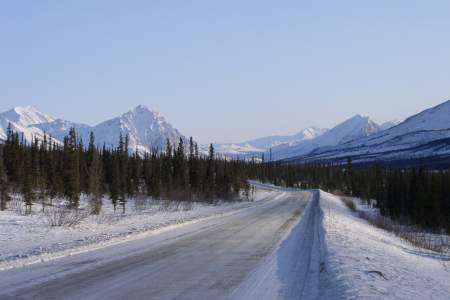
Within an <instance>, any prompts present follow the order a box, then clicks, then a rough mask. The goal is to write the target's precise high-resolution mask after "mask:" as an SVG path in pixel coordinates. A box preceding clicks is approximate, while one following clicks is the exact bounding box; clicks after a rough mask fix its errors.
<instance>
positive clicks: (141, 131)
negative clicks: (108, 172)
mask: <svg viewBox="0 0 450 300" xmlns="http://www.w3.org/2000/svg"><path fill="white" fill-rule="evenodd" d="M93 132H94V134H95V136H96V141H97V144H99V145H103V144H105V145H107V146H115V145H117V144H118V141H119V136H120V133H122V135H123V136H125V135H127V134H128V136H129V150H130V151H135V150H138V151H140V152H146V151H151V150H152V149H158V150H162V149H165V147H166V144H167V140H169V141H170V143H171V144H178V142H179V140H180V138H183V139H185V137H184V136H183V135H182V134H181V133H180V132H179V131H178V130H177V129H175V128H173V126H172V125H171V124H169V123H168V122H167V121H166V120H165V118H164V117H163V116H162V115H161V114H159V113H158V112H155V111H152V110H150V109H149V108H148V107H146V106H143V105H139V106H137V107H136V108H134V109H133V110H130V111H129V112H127V113H124V114H123V115H121V116H120V117H117V118H114V119H111V120H108V121H105V122H103V123H101V124H99V125H97V126H95V127H94V128H93Z"/></svg>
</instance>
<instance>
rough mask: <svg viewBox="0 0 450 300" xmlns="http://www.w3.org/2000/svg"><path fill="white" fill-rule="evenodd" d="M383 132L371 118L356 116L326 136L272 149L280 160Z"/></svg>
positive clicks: (327, 132) (273, 154)
mask: <svg viewBox="0 0 450 300" xmlns="http://www.w3.org/2000/svg"><path fill="white" fill-rule="evenodd" d="M379 131H381V127H380V125H378V124H376V123H375V122H374V121H372V120H371V119H370V118H369V117H363V116H360V115H356V116H354V117H352V118H350V119H348V120H346V121H345V122H343V123H341V124H339V125H337V126H336V127H334V128H332V129H330V130H328V131H326V132H325V133H324V134H322V135H320V136H318V137H316V138H313V139H309V140H305V141H303V142H300V143H297V144H294V145H290V144H283V145H280V146H278V147H275V148H273V149H272V157H273V159H276V160H280V159H286V158H290V157H295V156H301V155H305V154H308V153H310V152H311V151H313V150H314V149H317V148H321V147H326V146H336V145H340V144H343V143H347V142H349V141H352V140H355V139H359V138H362V137H367V136H370V135H372V134H374V133H377V132H379Z"/></svg>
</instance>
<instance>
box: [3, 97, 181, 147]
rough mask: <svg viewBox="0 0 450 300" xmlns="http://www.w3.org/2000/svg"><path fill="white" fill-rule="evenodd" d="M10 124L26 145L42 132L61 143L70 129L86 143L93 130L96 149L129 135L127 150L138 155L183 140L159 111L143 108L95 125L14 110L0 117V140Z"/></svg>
mask: <svg viewBox="0 0 450 300" xmlns="http://www.w3.org/2000/svg"><path fill="white" fill-rule="evenodd" d="M9 123H11V126H12V129H13V130H14V131H16V132H19V133H23V134H24V137H25V139H26V140H27V141H28V142H30V141H31V140H32V138H33V137H37V138H42V137H43V136H44V133H46V134H47V135H48V136H52V137H53V138H54V139H56V140H58V141H62V140H63V138H64V136H66V135H67V134H68V133H69V130H70V128H71V127H74V128H75V129H76V131H77V134H78V135H79V136H80V137H81V138H82V139H83V141H84V142H87V141H88V140H89V134H90V132H91V131H92V132H93V133H94V135H95V138H96V144H97V145H98V146H99V147H101V146H103V145H106V146H107V147H113V146H117V145H118V142H119V136H120V134H122V136H123V137H125V136H126V135H128V137H129V150H130V151H135V150H138V151H139V152H147V151H151V150H153V149H159V150H161V149H165V146H166V143H167V140H169V141H170V142H171V143H172V144H176V143H178V141H179V139H180V138H183V139H185V137H184V136H183V135H182V134H181V133H180V132H179V131H178V130H177V129H175V128H173V126H172V125H171V124H170V123H168V122H167V121H166V120H165V119H164V117H163V116H161V115H160V114H159V113H158V112H155V111H152V110H150V109H149V108H148V107H146V106H142V105H140V106H138V107H136V108H134V109H133V110H130V111H129V112H127V113H124V114H123V115H121V116H119V117H117V118H113V119H111V120H108V121H105V122H102V123H100V124H98V125H96V126H89V125H86V124H80V123H74V122H70V121H66V120H62V119H54V118H52V117H50V116H48V115H46V114H43V113H41V112H39V111H38V110H36V109H35V108H33V107H31V106H25V107H16V108H13V109H11V110H9V111H6V112H4V113H1V114H0V139H5V138H6V130H7V127H8V124H9Z"/></svg>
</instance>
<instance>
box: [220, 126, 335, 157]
mask: <svg viewBox="0 0 450 300" xmlns="http://www.w3.org/2000/svg"><path fill="white" fill-rule="evenodd" d="M326 131H327V129H323V128H317V127H314V126H311V127H307V128H305V129H303V130H302V131H300V132H299V133H297V134H294V135H273V136H267V137H262V138H257V139H253V140H249V141H245V142H242V143H232V144H215V145H214V147H215V148H216V151H217V153H220V154H223V155H229V156H230V155H231V156H236V155H237V156H251V155H255V154H261V153H264V152H267V151H268V150H269V149H270V148H273V147H277V146H279V145H290V146H293V145H297V144H299V143H302V142H304V141H307V140H311V139H314V138H316V137H318V136H321V135H322V134H324V133H325V132H326Z"/></svg>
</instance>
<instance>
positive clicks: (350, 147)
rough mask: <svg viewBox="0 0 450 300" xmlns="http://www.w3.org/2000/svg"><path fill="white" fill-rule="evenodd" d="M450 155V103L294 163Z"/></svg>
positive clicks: (384, 159) (307, 155)
mask: <svg viewBox="0 0 450 300" xmlns="http://www.w3.org/2000/svg"><path fill="white" fill-rule="evenodd" d="M449 156H450V101H447V102H444V103H442V104H440V105H438V106H436V107H433V108H430V109H427V110H425V111H423V112H421V113H418V114H416V115H414V116H412V117H410V118H408V119H406V120H405V121H404V122H402V123H400V124H398V125H396V126H394V127H392V128H389V129H387V130H383V131H380V132H378V133H375V134H373V135H370V136H367V137H364V138H360V139H356V140H353V141H351V142H348V143H345V144H341V145H338V146H336V147H327V148H326V147H325V148H321V149H316V150H315V151H314V152H312V153H304V154H302V155H299V156H298V157H296V158H294V159H296V160H333V161H339V160H346V159H347V158H348V157H351V158H352V159H353V160H354V161H355V162H370V161H384V162H386V161H400V160H401V161H407V160H423V159H432V158H434V159H436V160H439V159H440V160H442V161H443V159H446V158H447V157H449Z"/></svg>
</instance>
